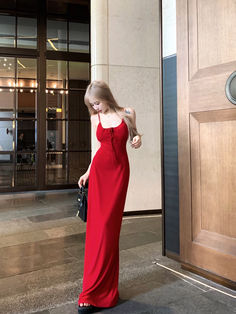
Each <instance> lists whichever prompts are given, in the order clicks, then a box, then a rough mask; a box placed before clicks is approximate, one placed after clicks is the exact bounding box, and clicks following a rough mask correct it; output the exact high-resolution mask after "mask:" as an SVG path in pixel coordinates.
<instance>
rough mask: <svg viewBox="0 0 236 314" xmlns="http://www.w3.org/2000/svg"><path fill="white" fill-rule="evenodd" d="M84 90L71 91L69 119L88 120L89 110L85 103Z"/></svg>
mask: <svg viewBox="0 0 236 314" xmlns="http://www.w3.org/2000/svg"><path fill="white" fill-rule="evenodd" d="M84 94H85V91H84V90H70V94H69V99H68V111H69V112H68V115H69V119H84V120H86V119H88V120H90V117H89V112H88V108H87V106H86V105H85V103H84Z"/></svg>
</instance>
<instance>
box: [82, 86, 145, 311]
mask: <svg viewBox="0 0 236 314" xmlns="http://www.w3.org/2000/svg"><path fill="white" fill-rule="evenodd" d="M84 100H85V104H86V105H87V107H88V110H89V113H90V119H91V123H92V125H93V126H94V127H95V130H96V137H97V140H98V143H99V147H98V150H97V151H96V154H95V155H94V157H93V159H92V162H91V164H90V165H89V168H88V170H87V172H86V173H85V174H84V175H82V176H81V177H80V178H79V181H78V185H79V187H81V185H82V184H83V185H85V183H86V181H87V180H88V178H89V188H88V213H87V226H86V238H85V255H84V275H83V289H82V292H81V293H80V295H79V299H78V313H79V314H81V313H92V312H96V310H99V308H100V309H101V308H108V307H113V306H115V305H116V304H117V302H118V298H119V292H118V281H119V237H120V229H121V223H122V216H123V210H124V205H125V200H126V194H127V189H128V183H129V176H130V167H129V160H128V155H127V151H126V143H127V140H128V138H130V145H131V147H133V148H139V147H140V146H141V136H142V135H141V134H139V133H138V131H137V128H136V114H135V110H134V109H133V108H123V107H120V106H119V105H118V104H117V102H116V100H115V99H114V97H113V95H112V93H111V90H110V88H109V86H108V85H107V84H106V83H105V82H104V81H93V82H92V83H90V84H89V85H88V87H87V90H86V93H85V97H84Z"/></svg>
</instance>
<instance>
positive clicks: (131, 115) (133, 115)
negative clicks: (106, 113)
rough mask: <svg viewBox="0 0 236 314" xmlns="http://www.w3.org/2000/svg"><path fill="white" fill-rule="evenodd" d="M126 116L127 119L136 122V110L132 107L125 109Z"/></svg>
mask: <svg viewBox="0 0 236 314" xmlns="http://www.w3.org/2000/svg"><path fill="white" fill-rule="evenodd" d="M124 115H125V116H126V117H129V118H131V120H133V121H134V122H135V118H136V113H135V110H134V108H132V107H126V108H124Z"/></svg>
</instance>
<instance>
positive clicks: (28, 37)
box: [17, 17, 37, 49]
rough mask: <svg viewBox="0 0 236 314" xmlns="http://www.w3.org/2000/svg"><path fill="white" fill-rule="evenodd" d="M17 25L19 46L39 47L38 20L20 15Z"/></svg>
mask: <svg viewBox="0 0 236 314" xmlns="http://www.w3.org/2000/svg"><path fill="white" fill-rule="evenodd" d="M17 27H18V29H17V47H20V48H31V49H35V48H37V20H36V19H34V18H26V17H18V22H17Z"/></svg>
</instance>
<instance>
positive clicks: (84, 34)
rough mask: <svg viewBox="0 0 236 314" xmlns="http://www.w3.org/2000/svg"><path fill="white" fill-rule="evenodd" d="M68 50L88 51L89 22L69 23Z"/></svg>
mask: <svg viewBox="0 0 236 314" xmlns="http://www.w3.org/2000/svg"><path fill="white" fill-rule="evenodd" d="M69 51H73V52H85V53H89V24H83V23H69Z"/></svg>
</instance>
